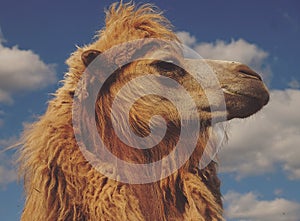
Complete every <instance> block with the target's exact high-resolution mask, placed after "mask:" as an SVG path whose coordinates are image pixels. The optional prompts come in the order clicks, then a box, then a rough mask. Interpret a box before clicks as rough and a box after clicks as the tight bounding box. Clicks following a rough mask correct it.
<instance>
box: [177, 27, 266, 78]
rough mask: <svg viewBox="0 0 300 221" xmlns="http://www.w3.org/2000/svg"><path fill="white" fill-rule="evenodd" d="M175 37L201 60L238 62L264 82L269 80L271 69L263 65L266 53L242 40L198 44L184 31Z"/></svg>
mask: <svg viewBox="0 0 300 221" xmlns="http://www.w3.org/2000/svg"><path fill="white" fill-rule="evenodd" d="M177 36H178V37H179V39H180V40H181V41H182V42H183V44H185V45H187V46H189V47H191V48H193V49H194V50H195V51H197V52H198V53H199V54H200V55H201V56H202V57H203V58H208V59H218V60H230V61H239V62H242V63H244V64H247V65H249V66H250V67H251V68H253V69H254V70H256V71H257V72H258V73H260V74H261V75H262V76H263V78H264V79H265V80H270V77H271V69H270V66H269V65H266V63H265V60H266V58H267V57H268V53H267V52H266V51H264V50H262V49H261V48H259V47H258V46H257V45H255V44H252V43H249V42H247V41H245V40H244V39H238V40H231V42H229V43H227V42H225V41H222V40H217V41H216V42H213V43H208V42H202V43H198V42H197V41H196V38H195V37H194V36H192V35H190V34H189V33H188V32H184V31H183V32H177Z"/></svg>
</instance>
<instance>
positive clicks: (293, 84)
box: [288, 79, 300, 89]
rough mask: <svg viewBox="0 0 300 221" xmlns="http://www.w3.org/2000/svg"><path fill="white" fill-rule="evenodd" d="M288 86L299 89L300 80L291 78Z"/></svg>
mask: <svg viewBox="0 0 300 221" xmlns="http://www.w3.org/2000/svg"><path fill="white" fill-rule="evenodd" d="M288 86H289V87H290V88H293V89H299V88H300V83H299V81H297V80H296V79H293V80H291V81H290V82H289V83H288Z"/></svg>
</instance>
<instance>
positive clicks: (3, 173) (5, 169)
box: [0, 137, 18, 188]
mask: <svg viewBox="0 0 300 221" xmlns="http://www.w3.org/2000/svg"><path fill="white" fill-rule="evenodd" d="M15 143H17V138H16V137H11V138H9V139H6V140H5V139H3V140H0V188H4V187H5V186H6V185H7V184H9V183H11V182H14V181H16V180H17V178H18V176H17V171H16V169H15V167H14V165H13V160H12V157H11V156H9V155H7V154H5V152H3V150H4V149H5V148H7V147H9V146H10V145H13V144H15Z"/></svg>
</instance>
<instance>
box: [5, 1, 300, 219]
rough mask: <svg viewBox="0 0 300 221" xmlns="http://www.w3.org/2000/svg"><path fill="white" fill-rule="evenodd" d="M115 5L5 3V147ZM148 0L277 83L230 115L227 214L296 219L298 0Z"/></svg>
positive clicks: (180, 29)
mask: <svg viewBox="0 0 300 221" xmlns="http://www.w3.org/2000/svg"><path fill="white" fill-rule="evenodd" d="M112 2H113V1H107V0H101V1H100V0H89V1H70V0H66V1H55V0H54V1H47V2H46V1H37V0H30V1H16V0H11V1H6V2H1V7H0V148H4V147H7V146H9V145H10V144H13V143H14V142H16V141H17V139H18V137H19V136H20V133H21V131H22V128H23V125H24V124H25V123H26V122H32V121H33V120H34V119H35V118H36V117H37V116H38V115H41V114H42V113H43V112H44V111H45V109H46V102H47V100H48V99H49V98H51V95H49V94H50V93H51V92H54V91H55V90H56V88H58V86H59V83H58V82H59V80H61V79H62V78H63V75H64V73H65V72H66V71H67V67H66V65H65V64H64V61H65V60H66V59H67V58H68V57H69V55H70V53H71V52H72V51H74V50H76V47H75V45H79V46H81V45H84V44H88V43H90V42H91V40H92V38H93V36H94V34H95V32H96V31H97V30H99V29H101V28H102V27H103V26H104V13H103V10H104V9H105V8H107V7H108V6H109V5H110V4H111V3H112ZM136 2H137V3H139V2H141V1H136ZM143 2H147V1H143ZM149 2H151V3H154V4H155V5H157V6H158V7H159V8H161V9H162V10H163V11H164V12H165V16H166V17H167V18H168V19H169V20H170V21H171V22H172V24H173V25H174V30H175V31H176V32H177V33H178V35H179V37H180V38H181V39H182V40H183V42H184V43H185V44H187V45H188V46H190V47H192V48H194V49H195V50H196V51H197V52H199V54H200V55H202V56H203V57H206V58H213V59H226V60H238V61H241V62H244V63H246V64H248V65H249V66H250V67H252V68H253V69H255V70H257V71H258V72H260V73H261V74H262V76H263V78H264V80H265V81H266V82H267V84H268V86H269V88H270V90H271V102H270V104H269V105H268V106H267V107H266V108H265V109H264V110H263V111H261V112H260V113H258V114H257V115H255V116H253V117H251V118H250V119H248V120H246V121H245V122H241V121H232V122H231V124H230V128H229V132H228V133H229V138H230V139H229V143H228V144H227V145H225V146H224V147H223V148H222V150H221V152H220V159H219V163H220V177H221V178H222V183H223V186H222V193H223V195H224V200H225V209H226V216H227V219H228V220H232V221H235V220H247V221H250V220H255V221H256V220H289V221H292V220H295V221H297V220H298V221H299V220H300V190H299V186H300V148H299V143H300V112H299V109H300V73H299V69H300V62H299V60H300V55H299V51H300V43H299V39H300V2H299V1H296V0H295V1H199V0H197V1H196V0H190V1H181V0H172V1H167V0H166V1H158V0H156V1H149ZM21 70H22V71H21ZM13 153H14V151H9V152H6V153H1V154H0V220H5V221H11V220H18V219H19V216H20V213H21V210H22V206H23V196H22V181H20V182H19V183H18V182H17V179H16V174H15V172H14V169H13V167H12V166H11V164H12V162H14V158H13V157H12V155H13Z"/></svg>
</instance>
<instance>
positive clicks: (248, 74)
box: [237, 65, 262, 81]
mask: <svg viewBox="0 0 300 221" xmlns="http://www.w3.org/2000/svg"><path fill="white" fill-rule="evenodd" d="M237 71H238V72H239V73H240V74H242V77H244V78H252V79H256V80H260V81H262V78H261V76H260V75H259V74H258V73H256V72H255V71H253V70H252V69H251V68H249V67H248V66H246V65H240V66H239V67H238V69H237Z"/></svg>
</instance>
